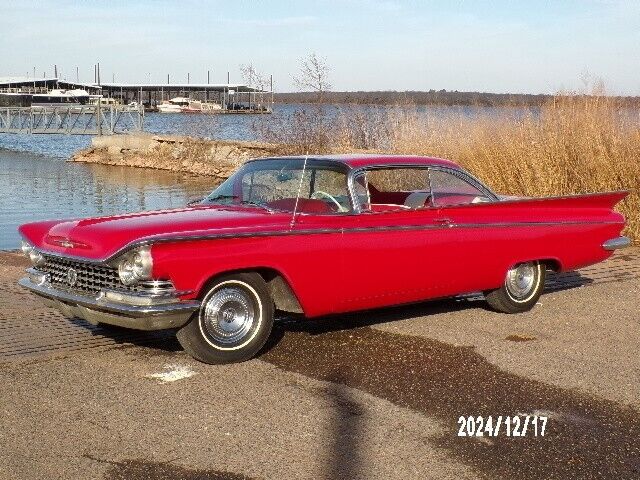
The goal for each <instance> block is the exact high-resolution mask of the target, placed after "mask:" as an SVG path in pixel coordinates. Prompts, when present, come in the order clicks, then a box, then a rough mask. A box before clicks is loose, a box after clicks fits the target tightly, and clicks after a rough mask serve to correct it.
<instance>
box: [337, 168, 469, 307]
mask: <svg viewBox="0 0 640 480" xmlns="http://www.w3.org/2000/svg"><path fill="white" fill-rule="evenodd" d="M373 173H375V176H376V177H378V178H376V182H377V183H378V184H377V185H374V184H373V182H372V181H370V180H367V179H369V178H370V177H372V176H374V175H373ZM385 182H386V184H387V188H384V185H382V184H383V183H385ZM354 188H356V189H357V190H359V192H358V193H357V195H356V197H357V198H358V202H359V203H360V204H361V205H362V206H363V207H362V208H361V211H360V212H359V213H357V214H355V215H351V216H350V217H349V218H348V225H345V228H344V252H345V271H346V275H345V277H346V279H347V281H346V282H345V288H346V289H348V295H345V296H344V305H343V309H344V310H361V309H366V308H374V307H379V306H384V305H393V304H399V303H406V302H414V301H419V300H423V299H428V298H436V297H441V296H446V295H451V294H453V293H457V288H458V287H457V277H456V275H455V274H454V273H453V272H452V269H451V267H450V266H451V262H452V261H454V260H455V256H456V251H455V247H454V245H453V244H454V235H453V232H452V231H451V228H450V226H449V223H448V221H447V219H446V217H443V215H442V212H440V210H439V209H438V208H435V207H434V206H433V204H432V203H431V202H430V200H429V197H430V185H429V171H428V169H427V168H425V167H422V168H420V167H415V166H409V167H404V168H403V167H400V166H395V167H394V168H377V169H369V170H365V171H363V172H361V173H359V174H358V175H357V176H356V177H355V179H354ZM412 194H413V195H412ZM420 194H422V195H423V197H424V204H423V205H419V206H417V208H416V205H415V198H416V197H418V198H420V197H419V195H420ZM411 198H413V199H414V200H410V199H411ZM405 203H414V206H413V207H408V206H407V205H405Z"/></svg>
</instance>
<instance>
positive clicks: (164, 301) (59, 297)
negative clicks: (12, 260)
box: [18, 269, 200, 330]
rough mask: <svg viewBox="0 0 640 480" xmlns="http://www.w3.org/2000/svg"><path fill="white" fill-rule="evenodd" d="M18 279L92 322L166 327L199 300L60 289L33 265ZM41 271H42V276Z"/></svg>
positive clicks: (183, 317)
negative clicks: (23, 276) (79, 292)
mask: <svg viewBox="0 0 640 480" xmlns="http://www.w3.org/2000/svg"><path fill="white" fill-rule="evenodd" d="M27 274H28V276H27V277H25V278H23V279H21V280H20V281H19V282H18V283H19V284H20V285H21V286H22V287H24V288H26V289H27V290H29V291H31V292H32V293H35V294H36V295H38V296H40V297H42V298H43V299H44V302H45V304H47V305H48V306H51V307H53V308H56V309H57V310H59V311H60V312H62V314H63V315H65V316H66V317H68V318H74V317H78V318H82V319H84V320H86V321H87V322H89V323H92V324H98V323H106V324H109V325H117V326H120V327H126V328H133V329H136V330H163V329H166V328H177V327H181V326H183V325H184V324H185V323H187V321H188V320H189V318H190V317H191V315H192V314H193V312H195V311H196V310H197V309H198V308H200V302H198V301H181V300H179V299H178V298H177V297H176V296H175V295H159V296H151V295H136V294H129V293H121V292H117V291H108V290H107V291H101V292H100V293H99V294H98V295H96V296H95V297H89V296H83V295H78V294H75V293H72V292H67V291H63V290H59V289H56V288H54V287H52V286H51V284H49V283H48V282H46V280H45V277H44V276H42V275H41V274H39V272H37V271H35V270H33V269H29V270H27ZM38 275H41V277H39V276H38Z"/></svg>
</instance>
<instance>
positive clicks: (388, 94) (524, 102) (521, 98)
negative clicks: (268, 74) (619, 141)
mask: <svg viewBox="0 0 640 480" xmlns="http://www.w3.org/2000/svg"><path fill="white" fill-rule="evenodd" d="M553 97H554V96H553V95H543V94H538V95H532V94H523V93H482V92H458V91H452V92H451V91H447V90H437V91H436V90H429V91H428V92H417V91H407V92H396V91H378V92H325V93H323V95H322V103H345V104H348V103H350V104H369V105H397V104H402V103H409V104H414V105H444V106H454V105H461V106H466V105H468V106H487V107H498V106H539V105H542V104H543V103H545V102H547V101H550V100H552V99H553ZM618 99H619V100H621V101H622V103H624V104H626V105H628V106H635V107H640V97H618ZM274 100H275V101H276V102H277V103H315V102H317V100H318V95H317V93H314V92H291V93H276V94H274Z"/></svg>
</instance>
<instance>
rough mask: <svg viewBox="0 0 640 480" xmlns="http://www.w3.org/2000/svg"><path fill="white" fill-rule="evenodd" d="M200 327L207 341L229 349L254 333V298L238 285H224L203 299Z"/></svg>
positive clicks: (255, 310) (255, 313) (256, 317)
mask: <svg viewBox="0 0 640 480" xmlns="http://www.w3.org/2000/svg"><path fill="white" fill-rule="evenodd" d="M200 317H201V325H202V326H203V327H204V330H205V331H206V333H207V336H208V337H209V339H210V340H211V341H212V342H213V343H215V344H218V345H220V346H231V345H234V344H237V343H238V342H240V341H241V340H243V339H244V338H245V337H246V336H247V335H249V333H250V332H251V331H252V330H254V328H253V327H254V326H255V325H256V320H257V319H258V317H259V311H258V309H257V308H256V305H255V301H254V298H253V295H252V294H251V293H250V292H249V291H247V290H246V289H244V288H242V287H241V286H235V285H234V286H231V285H229V286H224V287H222V288H220V289H218V290H214V291H213V292H212V293H210V294H209V295H208V296H207V298H205V303H204V308H202V310H201V315H200Z"/></svg>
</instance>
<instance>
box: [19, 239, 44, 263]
mask: <svg viewBox="0 0 640 480" xmlns="http://www.w3.org/2000/svg"><path fill="white" fill-rule="evenodd" d="M20 250H22V253H24V255H25V256H26V257H27V258H28V259H29V260H31V263H32V264H33V266H34V267H37V266H38V265H42V264H43V263H44V262H45V258H44V257H43V256H42V254H41V253H40V252H39V251H38V250H36V249H35V247H34V246H33V245H31V244H30V243H29V242H27V241H26V240H23V241H22V245H21V247H20Z"/></svg>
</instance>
